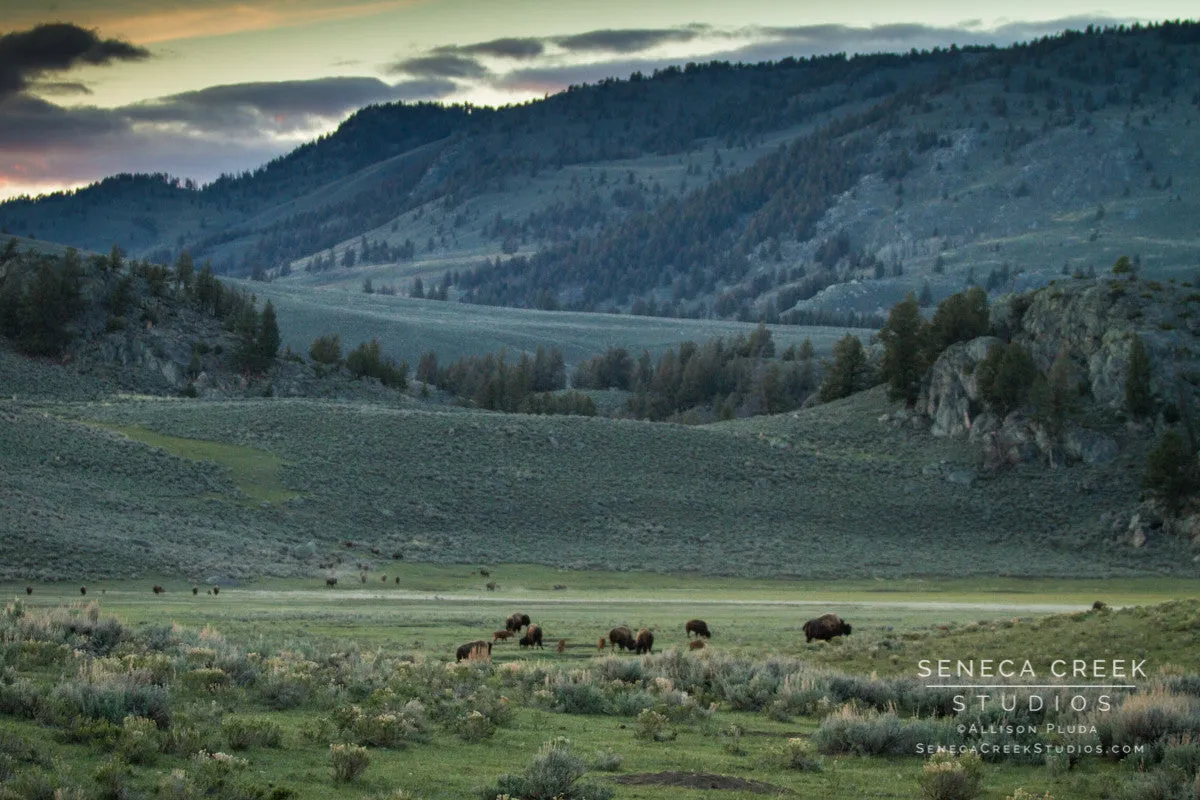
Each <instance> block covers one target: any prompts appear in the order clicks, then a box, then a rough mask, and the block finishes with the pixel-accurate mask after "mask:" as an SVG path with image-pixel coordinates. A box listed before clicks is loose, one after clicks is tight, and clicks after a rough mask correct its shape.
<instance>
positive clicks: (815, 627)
mask: <svg viewBox="0 0 1200 800" xmlns="http://www.w3.org/2000/svg"><path fill="white" fill-rule="evenodd" d="M849 635H850V623H848V622H846V621H845V620H843V619H842V618H841V617H839V616H838V615H837V614H824V615H822V616H820V617H817V618H816V619H810V620H809V621H808V622H806V623H804V636H805V637H806V638H805V640H804V641H805V642H806V643H807V642H811V641H812V640H813V639H820V640H821V641H825V642H828V641H829V640H830V639H832V638H833V637H835V636H849Z"/></svg>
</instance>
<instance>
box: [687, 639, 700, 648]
mask: <svg viewBox="0 0 1200 800" xmlns="http://www.w3.org/2000/svg"><path fill="white" fill-rule="evenodd" d="M703 649H704V640H703V639H692V640H691V641H690V642H688V650H703Z"/></svg>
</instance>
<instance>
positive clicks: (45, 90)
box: [29, 81, 92, 95]
mask: <svg viewBox="0 0 1200 800" xmlns="http://www.w3.org/2000/svg"><path fill="white" fill-rule="evenodd" d="M29 88H30V89H31V90H32V91H34V92H36V93H37V94H43V95H45V94H58V95H64V94H92V90H91V89H89V88H88V87H87V86H85V85H84V84H82V83H75V82H73V81H34V82H33V83H31V84H29Z"/></svg>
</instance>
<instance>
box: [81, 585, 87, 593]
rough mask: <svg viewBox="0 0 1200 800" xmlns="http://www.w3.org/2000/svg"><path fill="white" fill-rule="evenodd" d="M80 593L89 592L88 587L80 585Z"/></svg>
mask: <svg viewBox="0 0 1200 800" xmlns="http://www.w3.org/2000/svg"><path fill="white" fill-rule="evenodd" d="M79 593H80V594H87V587H86V586H80V587H79Z"/></svg>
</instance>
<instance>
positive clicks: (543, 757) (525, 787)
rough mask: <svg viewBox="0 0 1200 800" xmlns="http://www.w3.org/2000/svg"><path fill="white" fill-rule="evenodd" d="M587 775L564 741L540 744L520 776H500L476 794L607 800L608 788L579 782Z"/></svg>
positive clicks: (525, 799)
mask: <svg viewBox="0 0 1200 800" xmlns="http://www.w3.org/2000/svg"><path fill="white" fill-rule="evenodd" d="M586 772H587V767H586V766H585V765H584V763H583V759H582V758H579V757H578V756H576V755H574V754H573V753H572V752H571V742H570V740H568V739H564V738H561V737H560V738H557V739H553V740H551V741H549V742H546V744H544V745H542V747H541V749H540V750H539V751H538V754H537V755H536V756H534V759H533V762H532V763H531V764H530V765H529V766H528V767H527V768H526V769H525V771H524V772H523V773H522V774H520V775H510V774H505V775H501V776H500V777H499V778H498V779H497V780H496V783H495V785H493V786H489V787H488V788H486V789H484V790H483V791H482V792H481V793H480V797H481V798H483V800H495V798H496V797H498V796H501V795H507V796H510V797H514V798H518V797H519V798H522V800H609V798H611V797H612V796H613V792H612V790H611V789H609V788H607V787H604V786H597V785H595V784H591V783H584V782H580V780H579V779H580V778H582V777H583V775H584V774H585V773H586Z"/></svg>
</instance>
